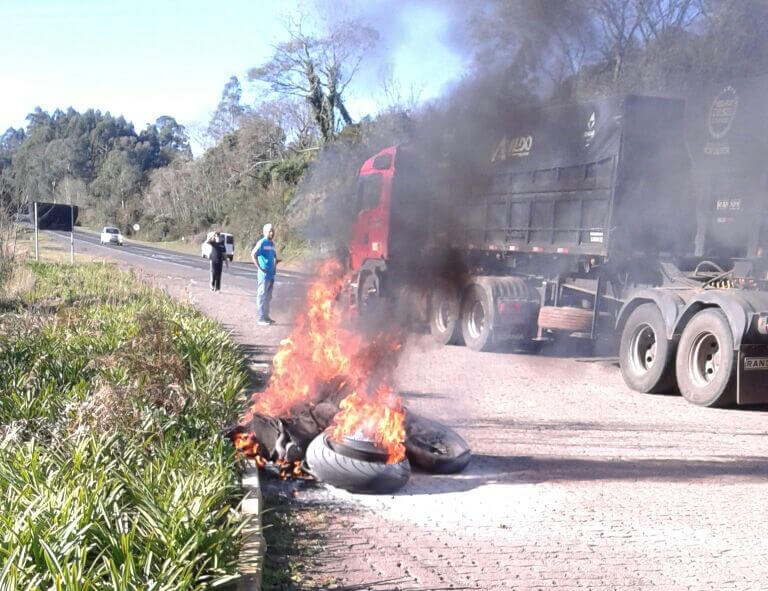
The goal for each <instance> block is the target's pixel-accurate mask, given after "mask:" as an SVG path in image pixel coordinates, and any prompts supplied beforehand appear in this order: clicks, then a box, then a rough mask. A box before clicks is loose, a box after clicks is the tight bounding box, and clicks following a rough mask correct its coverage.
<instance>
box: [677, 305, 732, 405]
mask: <svg viewBox="0 0 768 591" xmlns="http://www.w3.org/2000/svg"><path fill="white" fill-rule="evenodd" d="M735 365H736V354H735V352H734V344H733V334H732V333H731V327H730V325H729V324H728V319H727V318H726V317H725V314H723V312H722V311H720V310H719V309H718V308H705V309H704V310H702V311H701V312H699V313H697V314H696V315H695V316H694V317H693V318H692V319H691V321H690V322H689V323H688V325H687V326H686V327H685V328H684V329H683V334H682V335H681V336H680V343H679V344H678V346H677V357H676V360H675V370H676V372H677V384H678V386H679V387H680V393H681V394H682V395H683V398H685V399H686V400H687V401H688V402H690V403H692V404H696V405H698V406H707V407H726V406H732V405H733V404H734V403H735V402H736V372H735V371H734V370H735Z"/></svg>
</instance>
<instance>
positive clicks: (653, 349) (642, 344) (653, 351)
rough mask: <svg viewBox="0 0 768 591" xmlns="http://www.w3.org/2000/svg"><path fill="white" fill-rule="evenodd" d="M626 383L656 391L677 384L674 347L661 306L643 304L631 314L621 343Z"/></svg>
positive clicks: (663, 391) (661, 390)
mask: <svg viewBox="0 0 768 591" xmlns="http://www.w3.org/2000/svg"><path fill="white" fill-rule="evenodd" d="M619 365H620V366H621V377H622V378H624V383H626V384H627V386H629V387H630V388H632V389H633V390H635V391H637V392H653V393H656V394H661V393H666V392H670V391H671V390H672V389H673V388H674V387H675V363H674V348H673V347H672V344H671V343H670V341H668V340H667V336H666V325H665V324H664V319H663V318H662V316H661V312H660V311H659V308H658V306H656V305H655V304H650V303H649V304H642V305H640V306H638V307H637V308H635V310H634V311H633V312H632V313H631V314H630V315H629V318H628V319H627V322H626V324H625V325H624V330H623V331H622V333H621V341H620V344H619Z"/></svg>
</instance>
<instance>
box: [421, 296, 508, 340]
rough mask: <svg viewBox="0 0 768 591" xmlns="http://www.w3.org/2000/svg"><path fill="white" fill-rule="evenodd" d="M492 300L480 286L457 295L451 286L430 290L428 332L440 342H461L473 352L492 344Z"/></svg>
mask: <svg viewBox="0 0 768 591" xmlns="http://www.w3.org/2000/svg"><path fill="white" fill-rule="evenodd" d="M492 306H493V300H492V297H491V295H490V294H489V293H488V292H487V290H485V289H484V288H483V287H482V286H480V285H472V286H470V287H469V289H467V291H466V292H465V293H464V294H463V297H461V296H460V294H459V290H458V289H456V288H455V287H453V286H452V285H448V284H445V285H441V286H438V287H437V288H436V289H434V290H433V291H432V294H431V298H430V306H429V331H430V332H431V333H432V336H433V337H434V338H435V340H436V341H437V342H438V343H440V344H441V345H459V344H462V343H464V344H465V345H466V346H467V347H469V348H470V349H472V350H474V351H488V350H490V349H491V347H492V346H493V324H492V323H493V317H492V314H493V308H492Z"/></svg>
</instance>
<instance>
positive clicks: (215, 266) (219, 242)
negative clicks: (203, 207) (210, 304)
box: [208, 232, 229, 291]
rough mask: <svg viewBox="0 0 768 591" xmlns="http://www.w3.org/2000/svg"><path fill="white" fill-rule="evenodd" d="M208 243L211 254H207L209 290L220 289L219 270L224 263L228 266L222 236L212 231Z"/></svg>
mask: <svg viewBox="0 0 768 591" xmlns="http://www.w3.org/2000/svg"><path fill="white" fill-rule="evenodd" d="M209 236H210V235H209ZM208 243H209V244H210V245H211V254H209V255H208V258H209V259H210V261H211V291H221V271H222V269H223V267H224V265H227V266H229V263H228V262H227V250H226V247H225V246H224V238H223V237H222V236H221V235H220V234H219V233H218V232H214V233H213V235H212V236H210V238H209V240H208Z"/></svg>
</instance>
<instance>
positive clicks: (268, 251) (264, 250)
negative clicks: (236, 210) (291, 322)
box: [251, 224, 277, 326]
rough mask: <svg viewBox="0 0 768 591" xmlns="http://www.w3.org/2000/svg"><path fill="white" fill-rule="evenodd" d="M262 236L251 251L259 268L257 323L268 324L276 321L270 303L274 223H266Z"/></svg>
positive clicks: (272, 285)
mask: <svg viewBox="0 0 768 591" xmlns="http://www.w3.org/2000/svg"><path fill="white" fill-rule="evenodd" d="M262 234H263V238H261V239H260V240H259V241H258V242H257V243H256V246H254V247H253V250H252V251H251V259H252V260H253V264H254V265H256V267H257V268H258V270H259V271H258V288H257V290H256V309H257V310H258V313H259V319H258V321H257V324H259V325H260V326H268V325H270V324H274V323H275V321H274V320H272V319H271V318H270V317H269V304H270V302H271V301H272V288H273V287H274V286H275V265H276V264H277V259H276V256H275V243H274V242H272V239H273V238H274V237H275V230H274V229H273V228H272V224H264V229H263V231H262Z"/></svg>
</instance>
